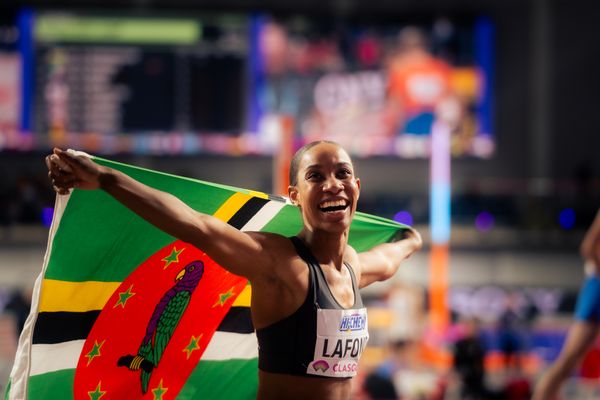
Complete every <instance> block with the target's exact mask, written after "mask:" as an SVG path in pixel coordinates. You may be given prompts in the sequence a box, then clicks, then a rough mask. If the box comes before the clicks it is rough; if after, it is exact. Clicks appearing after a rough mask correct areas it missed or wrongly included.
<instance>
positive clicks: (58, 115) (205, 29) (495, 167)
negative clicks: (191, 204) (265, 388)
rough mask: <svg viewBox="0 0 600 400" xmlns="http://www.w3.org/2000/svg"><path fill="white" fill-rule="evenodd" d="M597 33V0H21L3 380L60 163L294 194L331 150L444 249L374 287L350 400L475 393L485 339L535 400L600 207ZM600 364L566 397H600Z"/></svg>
mask: <svg viewBox="0 0 600 400" xmlns="http://www.w3.org/2000/svg"><path fill="white" fill-rule="evenodd" d="M598 16H600V3H597V2H595V1H591V0H590V1H584V0H569V1H565V0H528V1H515V0H490V1H486V2H480V1H472V0H449V1H444V2H442V1H434V0H420V1H414V0H400V1H394V2H392V1H385V0H370V1H368V2H365V1H357V0H321V1H314V0H303V1H289V2H277V1H261V2H259V1H241V0H237V1H236V0H222V1H208V0H207V1H192V0H170V1H166V0H127V1H116V0H104V1H102V2H100V1H95V0H92V1H85V2H84V1H79V0H64V1H53V2H51V3H50V2H46V1H41V0H39V1H13V0H8V1H7V0H4V1H3V2H2V3H0V176H2V178H3V179H2V180H1V181H0V311H1V317H0V385H3V384H4V382H6V378H7V376H8V374H9V372H10V368H11V366H12V360H13V356H14V351H15V349H16V340H17V337H18V333H19V331H20V328H21V326H22V323H23V320H24V318H25V317H26V315H27V313H28V310H29V308H28V307H29V297H30V293H31V289H32V286H33V282H34V280H35V278H36V276H37V274H38V273H39V270H40V268H41V266H42V262H43V257H44V252H45V246H46V241H47V237H48V227H49V224H50V222H51V218H52V207H53V203H54V193H53V191H52V190H51V187H50V184H49V182H48V180H47V177H46V168H45V165H44V160H43V159H44V156H45V155H46V154H47V153H48V152H49V151H50V149H51V148H52V147H54V146H60V147H65V148H66V147H70V148H76V149H79V150H84V151H87V152H89V153H91V154H94V155H99V156H101V157H105V158H110V159H114V160H118V161H123V162H126V163H130V164H135V165H139V166H143V167H148V168H152V169H157V170H160V171H165V172H170V173H175V174H178V175H184V176H189V177H193V178H198V179H202V180H208V181H212V182H218V183H223V184H228V185H233V186H237V187H243V188H249V189H254V190H259V191H264V192H269V193H281V192H282V188H284V187H286V186H285V185H286V182H285V167H284V165H285V164H286V162H287V160H288V159H287V157H289V153H290V152H291V151H293V150H294V149H297V148H298V147H300V146H301V145H303V144H304V143H306V142H309V141H312V140H315V139H322V138H323V139H331V140H335V141H337V142H339V143H341V144H342V145H343V146H344V147H345V148H346V149H347V150H348V151H349V152H350V153H351V154H352V156H353V158H354V161H355V165H356V169H357V174H358V176H359V177H360V178H361V180H362V193H361V201H360V204H359V209H360V211H363V212H367V213H371V214H376V215H379V216H383V217H387V218H391V219H395V220H397V221H400V222H403V223H407V224H410V225H414V226H416V227H417V229H419V230H420V231H421V232H422V234H423V238H424V241H425V247H424V249H423V250H422V251H421V252H420V253H419V254H417V255H414V256H413V257H412V258H411V259H410V260H408V261H407V262H406V263H405V265H403V266H402V268H401V270H400V272H399V273H398V274H397V275H396V276H395V277H394V279H392V280H391V281H389V282H386V283H382V284H378V285H374V286H373V287H370V288H368V290H365V291H364V293H363V296H364V297H365V299H366V301H367V304H368V305H369V308H370V314H369V318H370V325H371V326H370V329H371V339H370V342H369V348H368V349H367V351H366V353H365V356H364V358H363V361H362V362H363V367H362V369H361V376H360V377H359V379H357V380H356V395H355V397H356V398H357V399H359V398H361V399H362V398H364V399H368V398H402V399H434V398H446V399H451V398H461V390H462V386H464V381H463V380H462V379H461V374H460V371H461V367H460V366H459V365H457V361H456V360H457V359H459V358H461V355H460V354H457V352H459V351H460V350H459V349H460V347H461V346H460V345H459V343H460V342H461V340H464V339H465V338H469V337H471V338H477V340H478V343H479V344H480V346H481V352H480V353H481V354H480V356H478V357H479V358H481V359H482V362H483V363H484V366H485V376H484V381H485V385H486V388H487V390H489V392H488V394H487V396H488V397H487V398H506V399H520V398H528V397H527V396H528V394H527V393H528V390H529V388H530V387H531V386H532V385H534V384H535V381H536V380H537V379H538V378H539V375H540V373H542V372H543V371H544V370H545V369H546V368H547V366H548V363H549V362H551V361H552V360H553V359H554V358H555V357H556V355H557V354H558V351H559V350H560V347H561V345H562V343H563V340H564V335H565V332H566V329H567V327H568V324H569V322H570V321H571V315H572V312H573V309H574V305H575V300H576V296H577V291H578V289H579V286H580V284H581V282H582V279H583V276H584V274H583V267H582V260H581V259H580V257H579V253H578V246H579V244H580V242H581V239H582V237H583V234H584V232H585V229H586V228H587V227H588V226H589V224H590V223H591V221H592V218H593V216H594V215H595V213H596V211H597V210H598V208H599V207H600V112H599V111H598V108H599V106H600V101H599V96H600V79H597V77H596V74H597V71H599V70H600V42H599V40H598V38H599V37H600V28H598V26H599V18H598ZM599 352H600V349H599V348H595V349H593V350H592V351H591V352H590V354H589V355H588V357H587V358H586V360H587V361H585V362H584V364H583V365H582V368H581V369H580V370H578V371H577V372H576V373H575V374H574V375H573V377H572V378H571V379H569V381H568V383H567V385H566V387H565V388H564V392H563V394H564V395H565V398H569V399H588V398H590V399H591V398H600V385H599V384H598V377H599V376H600V372H599V371H598V369H599V367H598V365H599V364H600V363H599V362H598V359H597V357H598V353H599ZM594 357H596V358H594ZM590 360H591V361H590ZM593 360H596V361H593ZM473 362H475V363H476V362H477V360H475V361H467V364H469V363H473ZM386 390H387V392H386Z"/></svg>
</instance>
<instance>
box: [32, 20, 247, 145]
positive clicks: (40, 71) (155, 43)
mask: <svg viewBox="0 0 600 400" xmlns="http://www.w3.org/2000/svg"><path fill="white" fill-rule="evenodd" d="M34 38H35V53H34V54H35V55H34V57H35V59H36V63H35V73H34V79H35V85H34V86H35V89H34V95H33V97H34V107H33V110H34V129H35V131H37V132H47V133H49V134H50V136H51V137H52V138H54V139H55V140H57V139H60V137H61V136H64V135H77V134H90V133H92V134H99V135H107V134H108V135H115V134H126V135H130V134H131V135H135V134H149V133H153V132H154V133H160V134H165V133H173V132H179V133H186V132H194V133H210V132H219V133H220V134H225V135H227V134H238V133H239V132H240V131H241V130H242V129H243V125H244V118H243V117H244V113H245V108H246V101H245V99H244V97H243V93H244V85H245V79H244V77H245V63H246V60H247V53H248V39H247V19H246V18H244V17H242V16H235V15H216V16H215V15H212V16H206V17H163V16H161V17H116V16H115V15H101V14H93V15H92V14H85V15H83V14H70V13H69V14H58V13H40V14H38V15H37V16H36V19H35V28H34Z"/></svg>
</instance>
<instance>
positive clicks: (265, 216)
mask: <svg viewBox="0 0 600 400" xmlns="http://www.w3.org/2000/svg"><path fill="white" fill-rule="evenodd" d="M283 207H285V203H284V202H283V201H275V200H271V201H269V202H268V203H267V204H265V205H264V206H263V207H261V209H260V210H258V212H257V213H256V214H254V216H253V217H252V218H250V221H248V222H246V225H244V226H243V227H242V229H240V230H241V231H249V232H256V231H260V230H261V229H262V228H263V227H264V226H265V225H266V224H267V223H268V222H269V221H271V220H272V219H273V217H275V216H276V215H277V213H278V212H279V211H280V210H281V209H282V208H283Z"/></svg>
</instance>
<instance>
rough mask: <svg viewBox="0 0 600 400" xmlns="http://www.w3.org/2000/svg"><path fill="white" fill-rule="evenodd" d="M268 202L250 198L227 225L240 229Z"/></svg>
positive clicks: (258, 198)
mask: <svg viewBox="0 0 600 400" xmlns="http://www.w3.org/2000/svg"><path fill="white" fill-rule="evenodd" d="M268 202H269V200H267V199H261V198H260V197H252V198H251V199H250V200H248V201H247V202H246V204H244V205H243V206H242V208H240V209H239V210H238V211H237V212H236V213H235V214H233V216H232V217H231V218H230V219H229V221H227V223H228V224H229V225H231V226H233V227H234V228H237V229H242V228H243V227H244V225H246V223H248V221H250V219H251V218H252V217H254V215H256V213H257V212H258V210H260V209H261V208H262V207H263V206H264V205H265V204H267V203H268Z"/></svg>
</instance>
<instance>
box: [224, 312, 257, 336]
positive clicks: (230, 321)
mask: <svg viewBox="0 0 600 400" xmlns="http://www.w3.org/2000/svg"><path fill="white" fill-rule="evenodd" d="M217 331H219V332H232V333H252V332H254V325H253V324H252V318H251V317H250V307H231V308H230V309H229V311H228V312H227V314H225V318H223V320H222V321H221V323H220V324H219V327H218V328H217Z"/></svg>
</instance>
